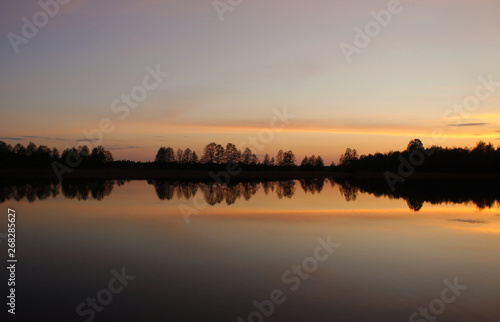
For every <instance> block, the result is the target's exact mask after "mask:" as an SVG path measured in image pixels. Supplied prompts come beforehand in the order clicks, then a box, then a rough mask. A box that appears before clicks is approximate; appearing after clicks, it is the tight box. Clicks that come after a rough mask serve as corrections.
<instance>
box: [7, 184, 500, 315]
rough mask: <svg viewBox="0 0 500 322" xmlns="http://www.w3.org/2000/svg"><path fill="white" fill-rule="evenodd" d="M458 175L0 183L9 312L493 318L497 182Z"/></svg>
mask: <svg viewBox="0 0 500 322" xmlns="http://www.w3.org/2000/svg"><path fill="white" fill-rule="evenodd" d="M471 185H472V184H468V185H467V188H463V189H457V188H456V185H455V184H452V185H451V186H453V187H454V188H449V189H444V188H442V189H441V188H436V185H434V184H432V185H427V187H426V188H424V187H419V186H413V187H412V186H409V187H406V188H405V189H402V190H401V191H396V192H394V193H392V192H388V191H386V190H383V189H384V188H380V187H377V185H374V184H373V182H372V183H370V182H367V183H362V182H361V183H360V182H346V181H344V182H335V181H334V180H330V179H326V180H323V179H316V180H308V181H304V180H303V181H285V182H268V183H257V182H255V183H254V182H246V183H239V184H236V185H233V186H230V187H226V186H219V185H212V184H209V183H169V182H162V181H129V182H123V181H93V182H74V183H71V182H70V183H67V182H65V183H64V184H62V185H61V184H58V183H37V184H35V183H3V184H2V185H1V186H0V205H1V206H2V207H3V212H4V213H5V218H7V208H12V209H14V210H15V211H16V228H17V232H16V239H17V240H16V255H17V259H18V262H17V264H16V268H17V271H16V318H17V320H18V321H221V322H222V321H240V322H241V321H284V322H290V321H291V322H293V321H304V322H309V321H312V322H314V321H329V322H331V321H401V322H403V321H418V322H424V321H454V322H456V321H500V304H499V303H500V291H499V287H500V209H499V201H498V196H500V195H499V194H498V193H497V192H498V191H495V189H494V188H485V189H483V190H481V188H480V187H471ZM480 186H481V185H480ZM433 189H434V190H433ZM4 222H5V226H4V228H3V229H1V230H0V232H6V220H5V221H4ZM0 240H1V241H2V242H1V243H0V247H1V251H2V253H3V254H7V251H6V249H7V245H6V244H7V241H6V240H5V237H4V238H2V239H0ZM6 256H7V255H5V256H4V257H3V258H6ZM2 274H3V275H2V280H3V281H6V280H7V279H8V276H7V273H6V271H5V270H2ZM3 281H2V283H4V282H3ZM6 291H7V290H6V289H5V292H4V294H5V293H7V292H6ZM2 311H3V312H2V314H3V313H4V312H6V311H7V308H6V306H5V305H4V310H2Z"/></svg>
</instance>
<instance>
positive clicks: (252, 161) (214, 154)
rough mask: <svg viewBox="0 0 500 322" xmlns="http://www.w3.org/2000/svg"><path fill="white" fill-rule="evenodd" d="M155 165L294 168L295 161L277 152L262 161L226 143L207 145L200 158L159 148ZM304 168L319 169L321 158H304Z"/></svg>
mask: <svg viewBox="0 0 500 322" xmlns="http://www.w3.org/2000/svg"><path fill="white" fill-rule="evenodd" d="M155 163H156V164H158V165H163V166H167V165H170V166H175V165H191V166H192V165H197V164H200V165H225V164H228V163H238V164H241V165H244V166H259V167H287V168H290V167H295V166H297V164H296V163H297V159H296V157H295V154H294V153H293V152H292V151H283V150H279V151H278V153H277V154H276V156H270V155H269V154H268V153H266V154H265V155H264V157H263V158H262V160H260V159H259V157H258V156H257V155H256V154H255V153H254V152H253V151H252V150H251V149H250V148H245V149H244V150H243V151H241V150H240V149H238V148H237V147H236V145H234V144H233V143H227V144H226V147H224V146H222V145H220V144H217V143H214V142H212V143H209V144H207V145H206V146H205V148H204V149H203V154H202V156H201V158H199V157H198V154H197V153H196V152H195V151H192V150H191V149H190V148H187V149H185V150H182V149H178V150H177V151H174V149H173V148H171V147H161V148H160V149H159V150H158V152H157V153H156V156H155ZM301 167H304V168H321V167H324V162H323V159H322V158H321V156H317V157H316V156H314V155H312V156H311V157H305V158H304V160H303V161H302V163H301Z"/></svg>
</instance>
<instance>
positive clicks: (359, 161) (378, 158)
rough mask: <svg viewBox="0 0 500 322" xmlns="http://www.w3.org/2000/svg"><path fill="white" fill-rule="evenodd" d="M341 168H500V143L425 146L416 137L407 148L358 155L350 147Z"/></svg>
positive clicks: (470, 170) (474, 170) (453, 170)
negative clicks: (464, 146) (468, 145)
mask: <svg viewBox="0 0 500 322" xmlns="http://www.w3.org/2000/svg"><path fill="white" fill-rule="evenodd" d="M337 168H338V170H339V171H344V172H360V171H366V172H385V171H391V172H395V173H401V172H404V173H414V172H451V173H478V172H500V146H498V147H497V148H496V149H495V147H494V146H493V144H492V143H485V142H483V141H479V142H478V143H477V144H476V146H475V147H473V148H448V147H446V148H443V147H440V146H431V147H430V148H426V147H424V145H423V144H422V141H420V140H419V139H413V140H411V141H410V142H409V143H408V146H407V148H406V150H404V151H390V152H388V153H384V154H382V153H375V154H368V155H361V156H359V155H358V152H357V150H356V149H351V148H347V149H346V151H345V153H344V154H343V155H342V156H341V157H340V162H339V165H338V167H337Z"/></svg>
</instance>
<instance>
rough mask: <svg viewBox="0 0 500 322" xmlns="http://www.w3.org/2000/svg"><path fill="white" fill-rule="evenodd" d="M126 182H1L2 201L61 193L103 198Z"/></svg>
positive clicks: (72, 195)
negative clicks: (116, 186)
mask: <svg viewBox="0 0 500 322" xmlns="http://www.w3.org/2000/svg"><path fill="white" fill-rule="evenodd" d="M124 183H125V181H122V180H84V181H82V180H79V181H68V180H65V181H63V182H62V183H61V182H59V181H42V182H19V181H10V182H8V181H6V182H2V184H0V202H5V201H7V200H17V201H20V200H23V199H26V200H27V201H28V202H33V201H36V200H45V199H48V198H55V197H56V196H58V195H59V194H60V193H62V195H63V196H64V197H66V198H68V199H77V200H87V199H90V198H92V199H95V200H102V199H103V198H104V197H107V196H109V195H110V194H111V192H112V190H113V186H114V185H115V184H117V185H118V186H120V185H123V184H124Z"/></svg>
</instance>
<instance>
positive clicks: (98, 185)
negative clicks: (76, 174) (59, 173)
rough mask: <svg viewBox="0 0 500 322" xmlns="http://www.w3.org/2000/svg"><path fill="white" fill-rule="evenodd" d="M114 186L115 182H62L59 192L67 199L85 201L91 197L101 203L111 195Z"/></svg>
mask: <svg viewBox="0 0 500 322" xmlns="http://www.w3.org/2000/svg"><path fill="white" fill-rule="evenodd" d="M114 185H115V180H85V181H76V182H68V181H64V182H63V183H62V185H61V191H62V193H63V195H64V196H65V197H66V198H68V199H75V198H76V199H77V200H87V199H89V198H90V197H92V198H93V199H95V200H99V201H101V200H102V199H103V198H104V197H107V196H109V195H110V194H111V191H112V190H113V186H114Z"/></svg>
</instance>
